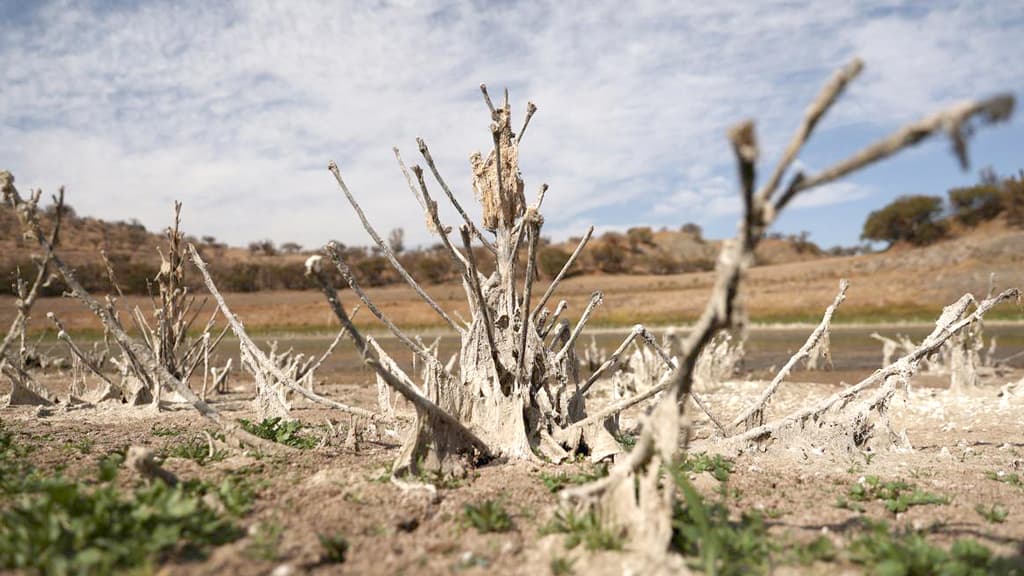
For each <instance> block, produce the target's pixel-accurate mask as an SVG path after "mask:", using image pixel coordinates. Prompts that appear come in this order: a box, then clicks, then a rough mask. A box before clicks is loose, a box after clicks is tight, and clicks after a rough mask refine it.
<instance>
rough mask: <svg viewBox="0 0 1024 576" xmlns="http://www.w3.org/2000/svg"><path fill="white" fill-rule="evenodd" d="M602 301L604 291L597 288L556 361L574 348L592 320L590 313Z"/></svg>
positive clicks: (557, 355)
mask: <svg viewBox="0 0 1024 576" xmlns="http://www.w3.org/2000/svg"><path fill="white" fill-rule="evenodd" d="M602 302H604V293H603V292H601V291H600V290H595V291H594V293H593V294H591V295H590V302H588V303H587V307H586V308H584V309H583V314H582V315H581V316H580V321H579V322H577V323H576V327H575V328H573V330H572V334H570V335H569V339H568V340H567V341H566V342H565V345H563V346H562V349H561V350H559V351H558V354H556V355H555V361H556V362H558V361H560V360H561V359H563V358H565V355H566V354H567V353H568V352H569V349H570V348H572V346H573V344H575V343H576V339H577V338H579V337H580V334H581V333H582V332H583V327H584V326H586V325H587V321H588V320H590V315H591V314H592V313H593V312H594V309H595V308H597V307H598V306H600V305H601V303H602Z"/></svg>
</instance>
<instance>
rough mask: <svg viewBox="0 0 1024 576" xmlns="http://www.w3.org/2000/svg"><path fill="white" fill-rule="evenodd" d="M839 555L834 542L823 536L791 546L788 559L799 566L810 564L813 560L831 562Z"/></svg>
mask: <svg viewBox="0 0 1024 576" xmlns="http://www.w3.org/2000/svg"><path fill="white" fill-rule="evenodd" d="M838 555H839V551H838V550H836V547H835V544H833V543H832V541H831V540H829V539H828V538H826V537H824V536H818V537H817V538H815V539H814V540H811V541H810V542H809V543H807V544H804V545H802V546H793V547H792V548H791V549H790V551H789V560H790V562H792V563H795V564H799V565H801V566H811V565H813V564H814V563H815V562H832V561H833V560H835V559H836V557H837V556H838Z"/></svg>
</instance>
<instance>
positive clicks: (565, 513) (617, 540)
mask: <svg viewBox="0 0 1024 576" xmlns="http://www.w3.org/2000/svg"><path fill="white" fill-rule="evenodd" d="M540 533H541V534H565V535H566V539H565V547H566V548H569V549H572V548H575V547H577V546H579V545H580V544H583V547H584V548H586V549H587V550H622V546H623V544H624V543H625V539H624V538H623V537H622V534H618V533H616V532H613V531H611V530H608V529H607V528H605V527H604V526H602V525H601V521H600V518H598V517H597V514H595V513H594V512H588V513H586V514H577V513H576V512H574V511H572V510H559V511H557V512H555V515H554V517H552V518H551V521H550V522H548V523H547V525H545V526H543V527H542V528H541V530H540Z"/></svg>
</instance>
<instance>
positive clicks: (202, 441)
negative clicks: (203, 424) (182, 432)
mask: <svg viewBox="0 0 1024 576" xmlns="http://www.w3.org/2000/svg"><path fill="white" fill-rule="evenodd" d="M164 455H165V457H168V458H185V459H187V460H194V461H195V462H196V463H197V464H199V465H200V466H205V465H206V464H208V463H210V462H219V461H221V460H223V459H225V458H227V457H228V453H227V452H226V451H225V450H221V449H218V448H214V450H213V453H210V444H209V443H208V442H207V440H206V438H205V437H204V436H201V435H198V434H196V435H192V436H189V437H188V438H186V439H184V440H181V441H178V442H175V443H174V444H171V445H170V446H169V447H167V448H166V449H165V451H164Z"/></svg>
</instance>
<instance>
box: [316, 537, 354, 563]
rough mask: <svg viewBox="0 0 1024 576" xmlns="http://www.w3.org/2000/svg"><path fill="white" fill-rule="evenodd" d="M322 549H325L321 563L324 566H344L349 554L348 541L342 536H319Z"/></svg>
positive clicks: (321, 556)
mask: <svg viewBox="0 0 1024 576" xmlns="http://www.w3.org/2000/svg"><path fill="white" fill-rule="evenodd" d="M316 537H317V538H318V539H319V540H320V547H321V548H323V549H324V551H323V553H322V554H321V555H320V561H321V562H322V563H324V564H343V563H344V562H345V557H346V555H347V554H348V548H349V544H348V540H346V539H345V537H344V536H342V535H341V534H331V535H327V534H317V535H316Z"/></svg>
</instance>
